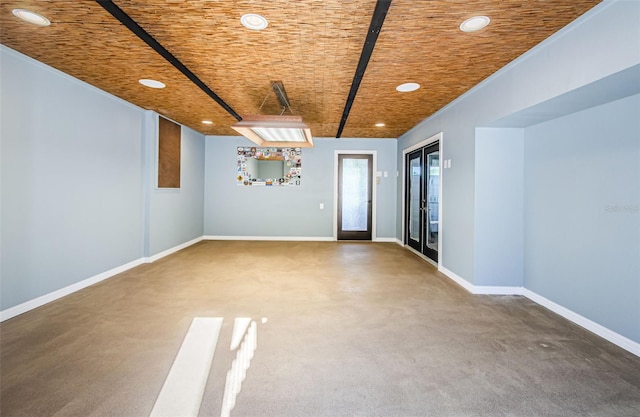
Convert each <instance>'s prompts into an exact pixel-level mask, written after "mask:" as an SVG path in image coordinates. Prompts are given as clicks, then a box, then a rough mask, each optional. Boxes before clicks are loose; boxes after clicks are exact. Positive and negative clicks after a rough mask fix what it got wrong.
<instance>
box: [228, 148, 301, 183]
mask: <svg viewBox="0 0 640 417" xmlns="http://www.w3.org/2000/svg"><path fill="white" fill-rule="evenodd" d="M301 172H302V149H301V148H256V147H240V146H239V147H238V163H237V167H236V173H237V175H236V181H237V182H236V183H237V185H241V186H243V187H244V186H267V187H271V186H298V185H300V177H301Z"/></svg>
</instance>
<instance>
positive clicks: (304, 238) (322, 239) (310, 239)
mask: <svg viewBox="0 0 640 417" xmlns="http://www.w3.org/2000/svg"><path fill="white" fill-rule="evenodd" d="M204 240H239V241H242V240H268V241H287V242H334V239H333V237H331V236H211V235H208V236H204Z"/></svg>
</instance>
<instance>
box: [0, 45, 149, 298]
mask: <svg viewBox="0 0 640 417" xmlns="http://www.w3.org/2000/svg"><path fill="white" fill-rule="evenodd" d="M0 54H1V57H0V62H1V64H0V65H1V67H0V76H1V83H2V90H1V105H2V112H1V115H0V117H1V119H0V123H1V128H0V129H1V130H0V140H1V151H2V168H1V171H2V180H1V181H2V189H1V192H2V220H1V223H2V229H1V242H2V251H1V252H2V255H1V257H2V258H1V259H2V266H1V280H0V281H1V290H2V291H1V292H2V296H1V305H0V309H2V310H4V309H6V308H9V307H12V306H14V305H17V304H20V303H22V302H25V301H28V300H30V299H33V298H36V297H38V296H41V295H44V294H47V293H49V292H51V291H54V290H57V289H60V288H62V287H65V286H68V285H70V284H73V283H76V282H78V281H81V280H84V279H86V278H89V277H91V276H93V275H96V274H99V273H101V272H104V271H107V270H109V269H111V268H114V267H117V266H120V265H123V264H126V263H128V262H130V261H133V260H136V259H138V258H140V256H141V253H142V228H143V222H142V196H141V190H142V175H143V173H142V146H141V140H140V134H141V132H142V115H143V112H142V111H141V110H140V109H139V108H137V107H134V106H132V105H130V104H127V103H125V102H124V101H121V100H119V99H116V98H114V97H113V96H110V95H107V94H105V93H102V92H100V91H99V90H97V89H95V88H93V87H90V86H88V85H87V84H84V83H82V82H80V81H78V80H76V79H73V78H71V77H69V76H67V75H64V74H62V73H60V72H58V71H55V70H53V69H51V68H49V67H47V66H45V65H43V64H40V63H38V62H36V61H34V60H32V59H29V58H26V57H24V56H23V55H20V54H18V53H16V52H14V51H12V50H10V49H8V48H5V47H1V48H0Z"/></svg>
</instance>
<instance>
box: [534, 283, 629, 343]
mask: <svg viewBox="0 0 640 417" xmlns="http://www.w3.org/2000/svg"><path fill="white" fill-rule="evenodd" d="M522 295H524V296H525V297H527V298H528V299H530V300H531V301H533V302H535V303H537V304H540V305H541V306H543V307H546V308H548V309H549V310H551V311H553V312H554V313H556V314H558V315H560V316H562V317H564V318H565V319H567V320H569V321H572V322H574V323H575V324H577V325H578V326H581V327H584V328H585V329H587V330H589V331H590V332H592V333H595V334H596V335H598V336H600V337H602V338H603V339H606V340H608V341H609V342H611V343H613V344H614V345H617V346H619V347H621V348H622V349H624V350H627V351H629V352H631V353H633V354H634V355H636V356H640V343H638V342H635V341H633V340H631V339H628V338H626V337H624V336H622V335H621V334H619V333H616V332H614V331H613V330H610V329H608V328H606V327H604V326H602V325H601V324H598V323H596V322H594V321H591V320H589V319H588V318H586V317H584V316H581V315H580V314H578V313H576V312H574V311H571V310H569V309H568V308H566V307H563V306H561V305H560V304H556V303H554V302H553V301H551V300H549V299H548V298H545V297H543V296H541V295H539V294H537V293H535V292H533V291H531V290H528V289H526V288H524V291H523V294H522Z"/></svg>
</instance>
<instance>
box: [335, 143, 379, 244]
mask: <svg viewBox="0 0 640 417" xmlns="http://www.w3.org/2000/svg"><path fill="white" fill-rule="evenodd" d="M373 165H374V154H372V153H364V152H363V153H338V154H337V181H336V182H337V197H336V201H337V204H336V234H335V236H336V239H337V240H372V238H373V235H374V233H373V232H374V230H373V225H374V186H373V172H374V167H373Z"/></svg>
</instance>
